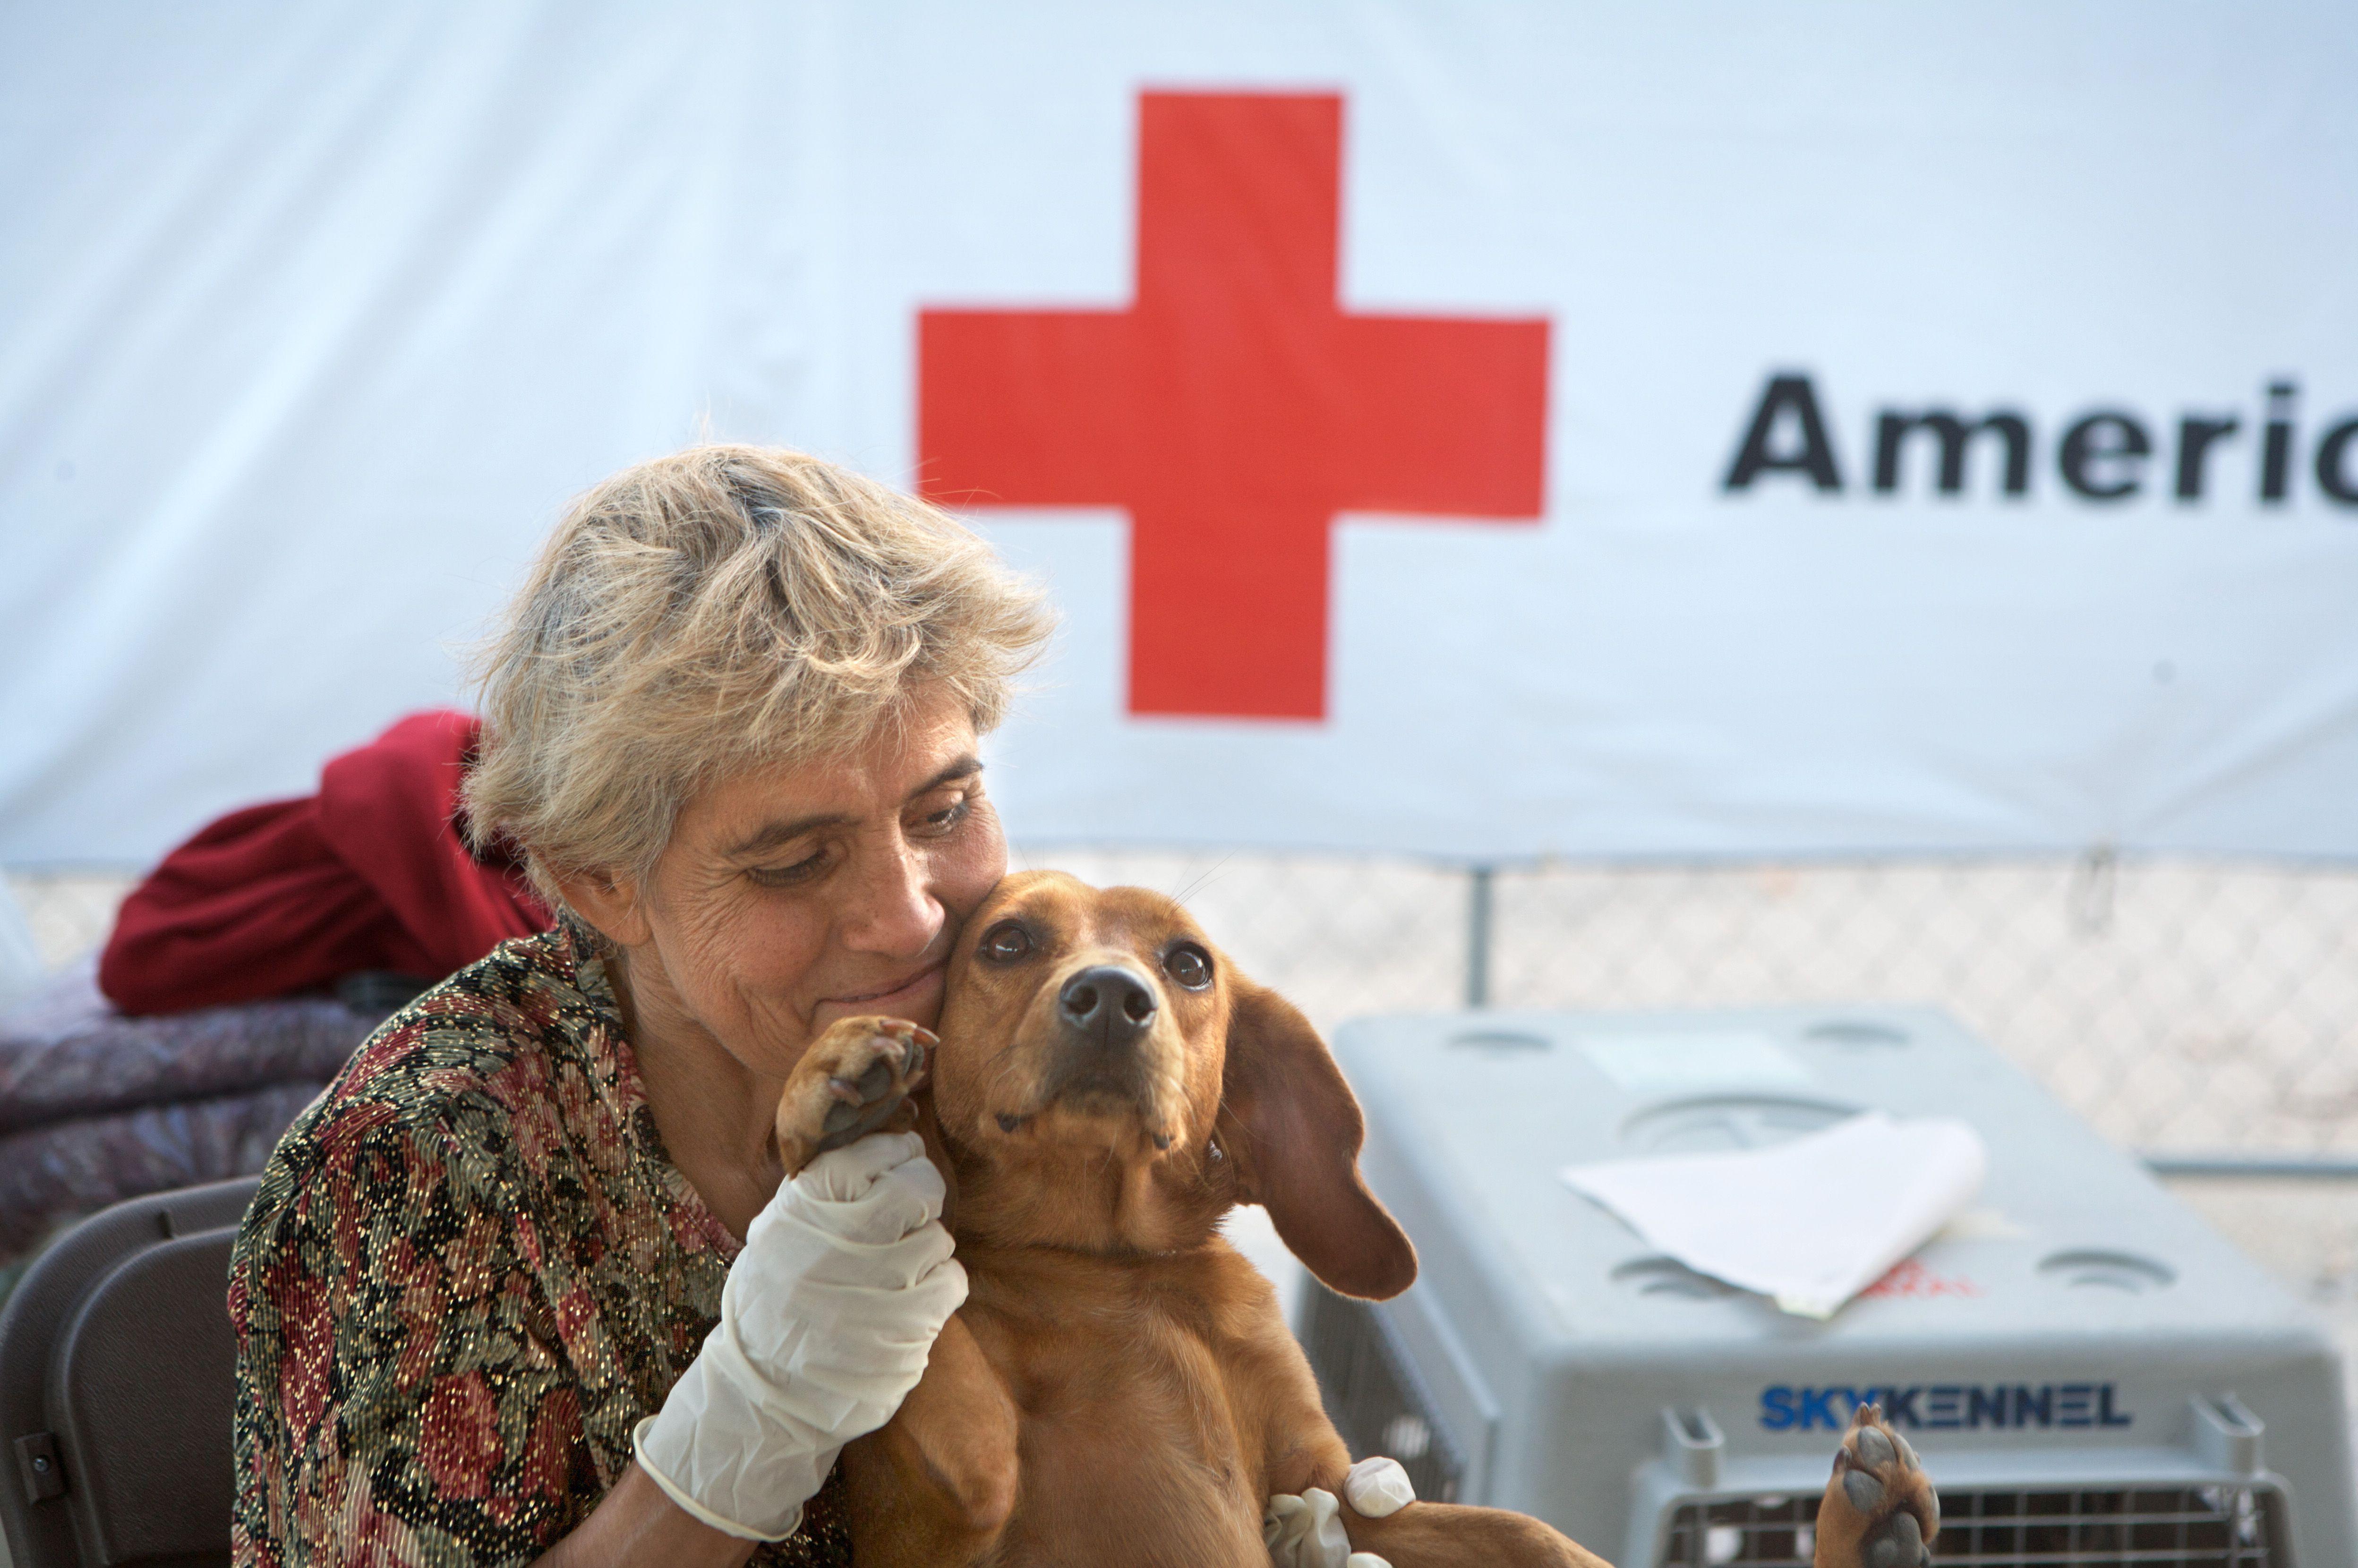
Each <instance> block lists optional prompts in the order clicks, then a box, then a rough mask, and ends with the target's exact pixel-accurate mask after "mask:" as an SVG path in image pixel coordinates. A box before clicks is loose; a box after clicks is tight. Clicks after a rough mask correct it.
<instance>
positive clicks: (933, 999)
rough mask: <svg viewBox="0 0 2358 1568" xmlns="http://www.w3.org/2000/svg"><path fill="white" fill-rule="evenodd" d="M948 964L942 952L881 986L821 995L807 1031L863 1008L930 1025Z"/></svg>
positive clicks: (938, 1005) (936, 1012) (938, 1008)
mask: <svg viewBox="0 0 2358 1568" xmlns="http://www.w3.org/2000/svg"><path fill="white" fill-rule="evenodd" d="M948 968H949V958H948V957H947V956H946V955H945V956H943V957H939V958H936V959H935V960H934V961H933V962H932V963H930V964H927V965H926V966H925V968H922V969H919V970H917V971H916V972H915V973H914V974H912V975H910V976H908V977H907V978H906V979H898V980H894V981H892V983H891V984H889V985H887V986H885V987H884V988H883V989H879V990H868V991H861V992H859V993H858V994H856V995H847V996H831V997H823V998H821V999H820V1000H819V1004H818V1006H817V1007H816V1008H814V1009H812V1010H811V1033H812V1035H813V1037H814V1038H815V1037H817V1034H818V1033H820V1032H821V1031H822V1030H824V1029H826V1028H827V1025H828V1024H830V1023H833V1022H835V1021H836V1020H837V1019H838V1018H850V1017H853V1016H854V1015H856V1014H859V1013H863V1012H881V1013H883V1014H884V1015H885V1016H887V1017H890V1018H905V1019H907V1020H908V1021H909V1022H912V1023H922V1024H924V1025H925V1026H926V1027H927V1028H931V1027H932V1026H933V1023H934V1021H935V1019H936V1018H937V1017H939V1016H940V1014H941V1011H942V977H943V975H944V974H945V973H946V971H947V969H948Z"/></svg>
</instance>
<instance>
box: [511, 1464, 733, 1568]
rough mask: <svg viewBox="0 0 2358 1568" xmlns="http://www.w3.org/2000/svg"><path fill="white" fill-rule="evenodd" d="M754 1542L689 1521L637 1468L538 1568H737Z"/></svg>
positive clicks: (632, 1468) (625, 1475)
mask: <svg viewBox="0 0 2358 1568" xmlns="http://www.w3.org/2000/svg"><path fill="white" fill-rule="evenodd" d="M754 1544H755V1543H754V1542H752V1541H741V1540H739V1539H738V1538H737V1537H735V1536H733V1535H730V1534H727V1533H726V1532H724V1531H721V1530H715V1529H713V1528H712V1527H711V1526H710V1525H708V1524H705V1523H703V1522H702V1521H701V1520H698V1519H692V1518H690V1517H689V1516H688V1513H687V1509H683V1508H681V1507H680V1506H679V1505H678V1504H677V1503H675V1502H673V1501H672V1500H671V1499H670V1498H667V1497H665V1496H664V1490H663V1488H662V1487H658V1486H656V1485H655V1484H654V1481H652V1480H650V1479H649V1478H648V1476H647V1473H646V1472H645V1471H644V1470H642V1469H640V1468H639V1467H638V1465H635V1464H633V1465H631V1466H630V1468H628V1469H626V1470H624V1471H623V1472H622V1479H620V1480H619V1481H616V1482H615V1483H614V1487H613V1490H611V1491H610V1492H608V1493H607V1494H606V1496H605V1498H604V1500H602V1501H601V1502H600V1503H599V1505H598V1506H597V1507H596V1508H595V1509H591V1510H590V1517H589V1518H588V1519H583V1520H582V1521H581V1522H580V1523H579V1524H578V1525H576V1526H574V1527H573V1533H572V1534H570V1535H568V1536H567V1537H566V1538H565V1539H564V1540H562V1541H558V1542H557V1544H556V1545H555V1546H552V1547H550V1548H549V1549H548V1550H547V1551H546V1552H544V1553H542V1554H541V1556H540V1558H539V1560H538V1561H537V1563H535V1568H608V1565H609V1564H613V1565H615V1568H622V1565H623V1564H638V1563H645V1564H648V1565H649V1568H738V1565H739V1564H740V1563H743V1562H744V1561H745V1560H746V1559H747V1558H749V1557H751V1556H752V1555H753V1547H754Z"/></svg>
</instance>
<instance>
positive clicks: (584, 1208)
mask: <svg viewBox="0 0 2358 1568" xmlns="http://www.w3.org/2000/svg"><path fill="white" fill-rule="evenodd" d="M738 1247H739V1242H738V1240H737V1238H735V1237H733V1236H731V1235H730V1233H729V1231H728V1229H727V1228H726V1227H723V1226H722V1225H721V1223H720V1222H719V1219H718V1218H716V1217H714V1216H713V1214H712V1212H711V1211H710V1210H709V1209H708V1208H707V1207H706V1206H704V1203H703V1201H702V1200H701V1199H700V1198H698V1196H697V1195H696V1193H695V1191H694V1189H693V1188H691V1187H690V1186H689V1185H688V1184H687V1180H686V1178H685V1177H683V1176H682V1175H681V1174H680V1173H679V1171H678V1169H677V1168H676V1166H674V1165H673V1164H672V1162H671V1159H670V1156H669V1155H668V1154H667V1153H666V1152H665V1149H664V1145H663V1140H662V1138H661V1136H660V1135H659V1134H658V1133H657V1132H656V1130H655V1124H654V1115H653V1113H652V1112H651V1111H650V1110H649V1108H648V1107H647V1103H646V1097H645V1093H644V1088H643V1087H642V1084H641V1081H640V1078H639V1074H638V1067H637V1064H636V1060H635V1058H634V1057H633V1054H632V1051H631V1046H630V1043H629V1042H628V1041H627V1040H626V1039H625V1038H624V1037H623V1034H622V1019H621V1015H620V1012H619V1011H618V1010H617V1008H616V1006H615V1001H614V994H613V991H612V989H611V986H610V985H609V984H608V982H607V979H606V975H605V970H604V966H603V965H602V964H601V963H600V961H599V960H597V959H596V958H594V957H585V956H583V951H582V949H581V948H580V947H579V946H577V945H576V944H575V942H574V941H573V940H572V939H571V938H570V937H569V936H568V935H566V933H565V932H564V930H563V929H562V928H559V929H558V930H554V931H549V932H546V933H543V934H542V935H538V936H530V937H524V938H520V939H518V940H515V941H512V942H506V943H503V944H502V945H501V946H499V947H498V948H496V949H494V950H493V951H492V954H491V956H490V957H486V958H484V959H482V960H481V962H479V963H476V964H473V965H471V966H469V967H468V968H464V969H461V970H460V971H459V972H458V973H457V974H456V975H453V976H452V977H450V979H448V980H446V981H444V982H443V983H442V984H440V985H438V986H437V987H435V988H434V989H432V990H430V991H427V993H426V994H425V995H424V996H421V997H420V998H418V999H417V1000H416V1001H415V1002H413V1003H411V1004H410V1005H409V1006H408V1007H406V1008H405V1009H403V1010H402V1011H400V1012H398V1013H395V1015H394V1016H393V1017H392V1018H390V1019H388V1020H386V1021H385V1023H384V1026H383V1027H382V1028H380V1029H379V1030H378V1031H377V1033H375V1034H374V1035H373V1036H372V1037H371V1038H370V1040H369V1041H368V1043H367V1044H365V1045H363V1046H362V1049H361V1051H360V1053H359V1054H357V1055H356V1056H354V1057H353V1058H352V1062H351V1063H350V1065H347V1066H346V1067H345V1068H344V1070H343V1072H342V1073H341V1075H340V1076H338V1077H337V1079H336V1081H335V1082H334V1083H333V1084H331V1085H330V1086H329V1087H328V1090H327V1092H326V1093H325V1094H324V1095H322V1096H321V1097H320V1098H319V1100H318V1101H317V1102H316V1103H315V1104H313V1105H312V1107H311V1108H309V1109H308V1110H307V1111H305V1112H304V1113H303V1115H302V1116H301V1117H299V1118H298V1119H297V1120H296V1122H295V1125H294V1126H293V1127H292V1128H290V1129H289V1130H287V1136H286V1138H285V1140H284V1141H282V1142H281V1143H280V1144H279V1145H278V1151H277V1152H276V1154H275V1155H274V1156H273V1157H272V1159H271V1162H270V1165H269V1167H268V1169H267V1170H265V1172H264V1173H263V1178H262V1190H261V1192H260V1193H259V1194H258V1195H256V1196H255V1198H254V1207H253V1208H252V1209H251V1210H250V1211H249V1212H248V1213H247V1215H246V1217H245V1224H244V1227H243V1229H242V1230H241V1231H240V1232H239V1235H238V1239H237V1249H236V1251H235V1253H234V1255H233V1258H232V1260H231V1266H230V1284H229V1308H230V1319H231V1321H232V1323H233V1324H234V1325H235V1326H236V1329H237V1341H238V1355H237V1379H238V1381H237V1412H236V1417H235V1466H236V1486H237V1502H236V1513H235V1517H234V1519H233V1537H232V1541H233V1553H234V1557H235V1561H236V1562H237V1563H240V1564H242V1565H245V1564H253V1565H270V1568H276V1565H279V1564H293V1563H312V1562H320V1563H329V1562H332V1563H403V1564H424V1563H431V1564H443V1563H452V1564H456V1563H470V1564H472V1563H527V1562H530V1561H531V1560H532V1559H533V1558H535V1557H536V1556H538V1555H539V1554H540V1553H541V1552H544V1551H546V1550H547V1549H548V1548H549V1547H550V1546H552V1545H554V1544H555V1543H556V1542H557V1541H558V1540H559V1539H560V1538H561V1537H563V1536H564V1535H565V1534H566V1533H567V1532H568V1531H569V1530H572V1529H573V1527H574V1526H575V1525H576V1524H578V1523H579V1522H580V1521H581V1519H583V1518H585V1517H586V1516H587V1515H588V1514H589V1512H590V1509H593V1508H594V1507H596V1506H597V1503H598V1500H599V1498H601V1497H602V1496H604V1494H605V1491H606V1489H607V1487H611V1485H612V1484H613V1483H614V1481H615V1480H616V1479H617V1478H618V1477H619V1476H620V1475H621V1474H622V1469H623V1467H624V1466H626V1465H629V1464H630V1462H631V1432H632V1429H633V1427H634V1426H635V1425H636V1424H637V1423H638V1422H639V1419H640V1418H641V1417H643V1416H645V1415H649V1414H652V1413H653V1412H654V1411H655V1410H656V1408H657V1407H658V1406H660V1405H661V1404H662V1402H663V1400H664V1396H665V1394H666V1393H667V1392H669V1391H670V1389H671V1386H672V1384H673V1382H674V1381H675V1380H676V1379H678V1377H679V1375H680V1373H681V1372H682V1371H683V1370H685V1369H686V1368H687V1364H688V1362H689V1361H690V1360H692V1359H694V1357H695V1356H696V1353H697V1351H698V1348H699V1347H700V1346H702V1344H703V1342H704V1336H705V1335H706V1334H707V1333H708V1332H709V1331H710V1329H711V1328H712V1325H713V1324H714V1323H715V1322H716V1321H717V1320H718V1319H719V1311H720V1287H721V1283H722V1281H723V1280H724V1279H725V1278H726V1277H727V1274H728V1269H729V1263H730V1260H731V1259H732V1258H734V1257H735V1256H736V1254H737V1249H738ZM850 1561H851V1551H850V1542H849V1536H848V1535H847V1534H846V1533H845V1530H844V1526H843V1509H842V1503H841V1483H840V1479H839V1477H837V1476H830V1477H829V1479H828V1481H827V1486H826V1487H824V1488H822V1489H821V1491H820V1492H819V1495H818V1496H817V1497H816V1498H813V1499H811V1501H810V1503H809V1504H807V1505H806V1507H805V1509H804V1515H803V1525H802V1528H801V1530H798V1531H797V1532H796V1533H795V1536H794V1537H793V1538H792V1539H790V1540H788V1541H783V1542H780V1543H778V1544H777V1545H774V1546H767V1547H763V1548H762V1549H761V1550H760V1552H757V1553H756V1555H755V1557H754V1562H755V1563H768V1564H837V1563H847V1564H848V1563H849V1562H850Z"/></svg>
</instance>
